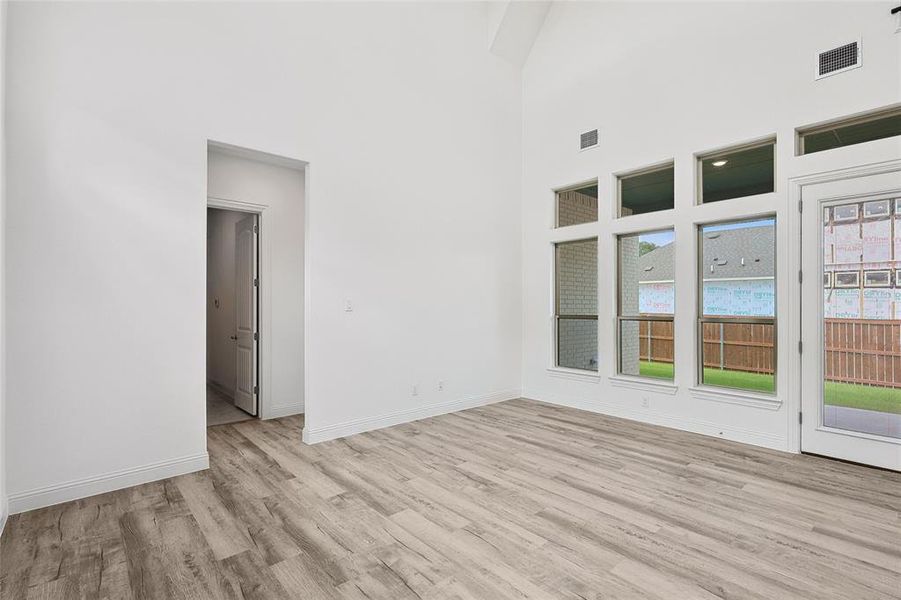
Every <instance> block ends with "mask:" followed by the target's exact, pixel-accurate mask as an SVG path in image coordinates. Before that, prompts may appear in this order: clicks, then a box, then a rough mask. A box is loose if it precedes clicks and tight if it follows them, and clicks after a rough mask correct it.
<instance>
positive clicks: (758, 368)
mask: <svg viewBox="0 0 901 600" xmlns="http://www.w3.org/2000/svg"><path fill="white" fill-rule="evenodd" d="M638 331H639V337H640V341H639V356H640V358H641V360H650V361H659V362H666V363H671V362H673V324H672V323H671V322H668V321H640V324H639V329H638ZM774 332H775V329H774V327H773V326H772V325H761V324H748V323H704V325H703V333H704V366H705V367H713V368H721V369H729V370H733V371H747V372H750V373H773V370H774V364H773V361H774V360H775V358H776V357H775V353H774V351H773V334H774ZM824 337H825V344H826V356H825V364H826V379H827V380H829V381H842V382H846V383H861V384H866V385H878V386H886V387H895V388H901V321H899V320H895V321H889V320H876V319H826V320H825V321H824Z"/></svg>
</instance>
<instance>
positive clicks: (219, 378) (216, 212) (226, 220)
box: [206, 208, 303, 396]
mask: <svg viewBox="0 0 901 600" xmlns="http://www.w3.org/2000/svg"><path fill="white" fill-rule="evenodd" d="M246 216H247V215H246V213H240V212H236V211H231V210H220V209H213V208H211V209H209V210H208V211H207V222H206V231H207V261H206V310H207V313H206V379H207V381H208V382H210V383H213V384H215V385H217V386H219V387H220V388H222V389H223V390H224V391H227V392H228V393H229V394H230V395H232V396H233V395H234V393H235V382H236V373H235V350H236V347H235V342H234V340H232V339H231V337H230V336H233V335H235V329H236V327H235V225H237V223H238V221H240V220H241V219H243V218H244V217H246ZM300 258H301V259H302V256H301V257H300ZM301 302H303V296H302V295H301ZM301 306H303V305H302V304H301ZM302 318H303V312H302V311H301V319H302ZM297 345H298V346H299V347H300V349H301V351H303V337H302V336H301V337H300V338H299V339H298V343H297ZM301 393H302V390H301Z"/></svg>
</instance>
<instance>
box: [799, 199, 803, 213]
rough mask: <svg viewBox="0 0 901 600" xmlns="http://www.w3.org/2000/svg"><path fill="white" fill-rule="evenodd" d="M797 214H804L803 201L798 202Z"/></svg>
mask: <svg viewBox="0 0 901 600" xmlns="http://www.w3.org/2000/svg"><path fill="white" fill-rule="evenodd" d="M798 212H799V213H802V212H804V201H803V200H798Z"/></svg>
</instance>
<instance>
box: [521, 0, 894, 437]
mask: <svg viewBox="0 0 901 600" xmlns="http://www.w3.org/2000/svg"><path fill="white" fill-rule="evenodd" d="M891 7H892V3H891V2H874V3H865V2H847V3H832V4H822V5H819V4H811V3H807V2H797V3H791V2H779V3H761V2H746V3H740V2H739V3H712V2H704V3H660V4H650V3H606V2H605V3H571V2H561V3H555V5H554V6H553V8H552V9H551V11H550V13H549V14H548V17H547V19H546V21H545V25H544V28H543V29H542V31H541V33H540V35H539V37H538V39H537V40H536V42H535V45H534V46H533V49H532V53H531V55H530V57H529V60H528V61H527V63H526V66H525V68H524V72H523V267H524V268H523V393H524V395H526V396H528V397H532V398H539V399H542V400H546V401H551V402H557V403H560V404H566V405H572V406H579V407H582V408H587V409H589V410H594V411H598V412H603V413H608V414H613V415H619V416H624V417H628V418H632V419H639V420H643V421H648V422H653V423H658V424H662V425H668V426H672V427H678V428H682V429H688V430H692V431H698V432H702V433H707V434H710V435H717V436H722V437H725V438H730V439H735V440H741V441H746V442H751V443H755V444H761V445H766V446H771V447H775V448H781V449H787V450H794V451H797V449H798V445H797V431H798V426H797V412H798V408H797V407H798V404H797V401H798V397H797V390H798V389H799V388H798V381H797V375H798V368H797V362H796V361H797V353H796V352H792V349H793V348H795V347H796V346H797V323H793V322H791V321H790V319H788V318H786V317H787V315H788V312H789V308H790V307H791V306H796V305H797V295H796V294H797V289H796V285H794V284H793V283H792V280H793V276H792V273H791V269H790V268H789V264H788V262H787V261H788V256H789V254H790V253H789V252H787V251H780V252H779V263H778V264H777V273H778V282H777V285H778V289H779V290H780V291H779V292H778V294H777V296H778V297H777V303H778V304H777V314H778V315H779V316H780V321H779V332H778V342H779V345H780V352H779V355H778V369H779V378H778V382H777V385H778V388H779V392H778V394H777V396H776V398H775V399H774V401H773V402H766V401H762V402H758V401H756V400H755V399H750V400H749V399H747V398H742V397H735V396H730V395H727V394H703V393H697V392H693V391H692V390H691V388H692V387H693V386H694V373H695V370H694V364H693V357H694V356H695V347H694V337H695V321H694V312H695V311H694V307H695V306H696V300H697V299H696V286H695V283H694V277H695V272H694V271H695V265H696V261H695V257H694V248H693V246H694V244H695V227H696V224H697V223H698V222H704V221H715V220H718V219H725V218H730V217H735V216H740V215H752V214H761V213H767V212H774V213H776V214H777V218H778V219H779V223H780V226H779V230H778V234H777V236H778V239H777V246H778V248H780V249H787V248H789V247H790V245H791V244H792V243H794V242H795V241H796V240H797V236H796V234H795V233H794V232H792V231H789V229H788V228H787V227H786V226H784V225H785V224H786V223H788V215H789V211H790V210H792V208H793V207H791V206H790V205H789V193H788V179H789V178H790V177H793V176H797V175H800V174H806V173H814V172H819V171H825V170H830V169H836V168H840V167H847V166H851V165H858V164H867V163H870V162H876V161H880V160H888V159H890V158H893V157H897V156H899V155H901V145H899V142H898V139H897V138H895V139H890V140H881V141H878V142H873V143H870V144H865V145H861V146H857V147H848V148H843V149H838V150H833V151H831V152H824V153H821V154H819V155H809V156H803V157H795V156H794V149H793V141H794V140H793V132H794V129H795V128H796V127H798V126H802V125H808V124H812V123H817V122H821V121H824V120H827V119H832V118H836V117H840V116H843V115H848V114H854V113H858V112H861V111H867V110H870V109H873V108H877V107H880V106H885V105H889V104H892V103H896V102H898V101H899V100H901V62H899V61H901V59H899V56H901V52H899V50H901V46H899V39H901V35H898V34H896V33H895V29H896V27H897V19H895V18H893V17H892V16H890V15H889V10H890V9H891ZM858 37H860V38H861V39H862V53H863V63H864V66H863V67H862V68H860V69H857V70H854V71H851V72H848V73H845V74H842V75H838V76H835V77H830V78H826V79H823V80H820V81H814V72H815V71H814V69H815V62H814V60H815V55H816V52H818V51H821V50H825V49H828V48H831V47H834V46H836V45H839V44H841V43H843V42H846V41H849V40H852V39H857V38H858ZM595 127H598V128H599V129H600V146H599V148H598V149H594V150H589V151H586V152H582V153H580V152H579V151H578V139H579V133H580V132H582V131H585V130H588V129H592V128H595ZM770 135H776V136H777V138H778V145H777V183H776V186H777V189H776V192H775V193H773V194H766V195H762V196H757V197H754V198H750V199H749V198H746V199H737V200H732V201H725V202H719V203H716V204H711V205H707V206H694V183H695V180H694V170H693V169H694V162H693V161H694V154H695V153H698V152H703V151H708V150H713V149H717V148H720V147H723V146H728V145H731V144H735V143H740V142H744V141H750V140H753V139H757V138H761V137H765V136H770ZM673 159H674V160H675V165H676V167H675V168H676V209H675V210H673V211H664V212H660V213H654V214H647V215H636V216H632V217H628V218H624V219H618V220H614V219H613V216H614V204H613V200H614V198H615V196H614V191H615V179H614V176H613V174H614V173H621V172H623V171H627V170H633V169H638V168H641V167H645V166H649V165H653V164H656V163H661V162H663V161H668V160H673ZM593 178H598V180H599V187H600V197H601V203H600V204H601V206H600V214H601V216H600V221H599V222H598V223H597V224H591V225H582V226H577V227H574V228H571V229H570V230H568V231H562V230H561V231H556V232H555V231H552V230H551V223H552V220H553V193H552V189H553V188H555V187H560V186H565V185H570V184H574V183H578V182H583V181H586V180H590V179H593ZM668 227H675V233H676V265H677V273H678V279H677V282H676V316H675V327H676V342H675V343H676V356H677V357H678V362H677V365H676V380H675V384H676V386H677V387H676V388H675V389H672V388H666V387H658V386H650V387H648V386H636V385H631V386H628V387H622V386H623V385H624V384H623V383H622V382H620V381H618V380H616V379H611V378H610V376H612V375H613V374H614V372H615V366H616V361H615V348H614V340H615V337H614V335H615V321H614V314H615V310H616V304H615V289H616V286H615V282H614V269H613V265H614V256H615V244H614V240H615V237H614V235H615V234H616V233H628V232H635V231H642V230H649V229H659V228H668ZM591 236H598V237H599V261H598V262H599V271H600V280H599V286H598V287H599V289H600V290H601V295H600V298H599V335H598V337H599V339H600V340H601V348H600V360H601V371H600V377H598V378H591V377H580V376H572V375H571V374H567V373H559V372H555V371H554V370H549V369H548V367H549V366H550V365H551V363H552V358H553V354H552V335H551V331H552V321H551V319H550V315H551V311H552V304H551V298H552V296H551V281H552V280H551V269H552V264H553V263H552V260H551V251H550V247H551V242H552V241H554V240H559V239H577V238H579V237H591ZM795 280H796V279H795ZM643 400H646V401H647V404H648V406H647V407H644V406H643Z"/></svg>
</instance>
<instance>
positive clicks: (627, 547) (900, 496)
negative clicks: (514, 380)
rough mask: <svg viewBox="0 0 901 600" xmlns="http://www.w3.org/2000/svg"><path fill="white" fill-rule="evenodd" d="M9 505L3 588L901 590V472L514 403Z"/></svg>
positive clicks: (783, 593) (292, 592)
mask: <svg viewBox="0 0 901 600" xmlns="http://www.w3.org/2000/svg"><path fill="white" fill-rule="evenodd" d="M301 425H302V418H300V417H290V418H285V419H280V420H274V421H257V420H253V421H246V422H243V423H238V424H235V425H224V426H220V427H214V428H211V429H210V430H209V431H208V436H209V451H210V461H211V468H210V469H209V470H208V471H205V472H201V473H195V474H192V475H187V476H182V477H175V478H172V479H168V480H165V481H160V482H156V483H152V484H147V485H142V486H137V487H134V488H129V489H126V490H122V491H119V492H113V493H109V494H104V495H101V496H96V497H93V498H88V499H85V500H80V501H77V502H70V503H67V504H63V505H59V506H55V507H51V508H46V509H42V510H38V511H33V512H30V513H25V514H21V515H17V516H13V517H12V518H11V519H10V522H9V524H8V525H7V530H6V532H5V533H4V535H3V538H2V542H0V583H2V594H0V595H2V598H4V599H6V598H43V599H52V598H65V599H70V598H161V599H167V600H168V599H170V598H192V599H193V598H198V599H208V598H248V599H250V598H290V599H311V600H314V599H319V598H328V599H335V598H343V599H348V600H350V599H353V600H360V599H364V598H370V599H386V600H402V599H415V598H421V599H439V598H440V599H443V598H477V599H480V600H500V599H504V598H573V599H578V598H583V599H588V598H661V599H668V600H671V599H676V600H682V599H690V598H706V599H710V598H730V599H733V598H758V599H761V598H767V599H794V598H811V599H816V600H825V599H831V598H847V599H855V600H864V599H868V600H878V599H888V598H896V599H897V598H899V597H901V517H899V513H901V474H897V473H890V472H886V471H879V470H875V469H868V468H865V467H860V466H855V465H849V464H844V463H840V462H835V461H829V460H826V459H822V458H816V457H809V456H795V455H789V454H783V453H778V452H772V451H767V450H761V449H756V448H752V447H749V446H744V445H740V444H734V443H729V442H725V441H721V440H717V439H712V438H708V437H703V436H699V435H693V434H689V433H683V432H678V431H673V430H668V429H662V428H658V427H653V426H648V425H642V424H637V423H633V422H629V421H623V420H619V419H613V418H609V417H604V416H600V415H596V414H592V413H586V412H581V411H577V410H573V409H568V408H561V407H556V406H551V405H546V404H541V403H537V402H532V401H526V400H518V401H511V402H505V403H501V404H496V405H492V406H488V407H483V408H478V409H473V410H468V411H465V412H460V413H456V414H450V415H444V416H440V417H436V418H433V419H428V420H424V421H419V422H415V423H410V424H406V425H401V426H397V427H391V428H389V429H384V430H381V431H376V432H372V433H367V434H362V435H357V436H353V437H350V438H346V439H344V440H336V441H332V442H327V443H323V444H319V445H316V446H304V445H303V444H302V443H301V442H300V441H299V438H300V428H301Z"/></svg>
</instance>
